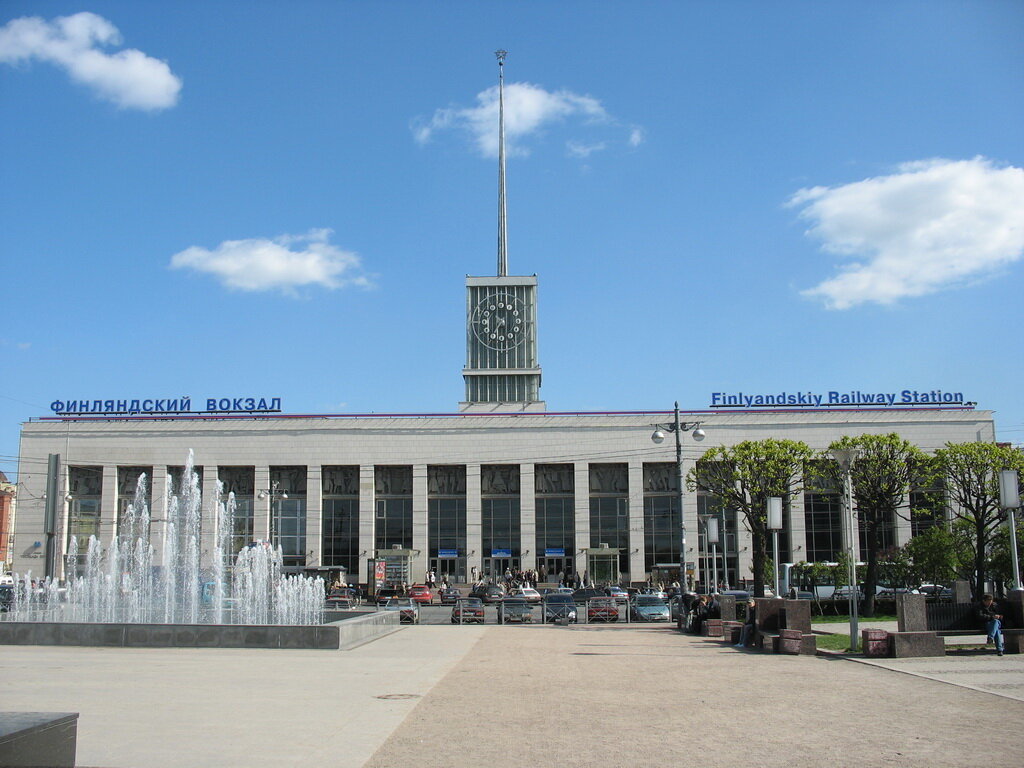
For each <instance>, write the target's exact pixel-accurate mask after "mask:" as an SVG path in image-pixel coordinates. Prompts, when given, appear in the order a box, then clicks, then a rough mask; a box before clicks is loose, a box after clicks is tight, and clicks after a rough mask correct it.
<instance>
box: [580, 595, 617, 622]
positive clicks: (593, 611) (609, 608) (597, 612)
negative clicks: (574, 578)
mask: <svg viewBox="0 0 1024 768" xmlns="http://www.w3.org/2000/svg"><path fill="white" fill-rule="evenodd" d="M618 620H619V604H618V603H617V602H615V598H614V597H597V598H593V599H591V600H588V601H587V621H588V622H591V621H618Z"/></svg>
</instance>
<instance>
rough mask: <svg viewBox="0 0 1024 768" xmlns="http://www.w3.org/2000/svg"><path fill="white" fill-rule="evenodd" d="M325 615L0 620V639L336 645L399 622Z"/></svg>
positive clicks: (351, 643) (382, 615) (385, 616)
mask: <svg viewBox="0 0 1024 768" xmlns="http://www.w3.org/2000/svg"><path fill="white" fill-rule="evenodd" d="M342 614H346V615H342ZM326 618H329V619H336V620H334V621H329V622H326V623H324V624H317V625H274V624H134V623H132V624H129V623H88V622H82V623H79V622H46V621H0V645H64V646H90V647H113V648H280V649H310V650H314V649H315V650H338V649H348V648H354V647H356V646H357V645H362V644H363V643H365V642H369V641H370V640H375V639H377V638H378V637H382V636H384V635H386V634H390V633H391V632H394V631H395V630H397V629H399V628H400V625H399V615H398V614H397V613H393V612H379V613H373V612H365V611H351V612H342V611H337V612H332V614H331V615H330V616H328V617H326Z"/></svg>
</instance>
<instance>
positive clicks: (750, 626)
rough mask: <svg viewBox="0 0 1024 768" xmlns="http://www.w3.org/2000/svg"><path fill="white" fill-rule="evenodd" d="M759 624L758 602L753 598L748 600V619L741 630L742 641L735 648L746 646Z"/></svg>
mask: <svg viewBox="0 0 1024 768" xmlns="http://www.w3.org/2000/svg"><path fill="white" fill-rule="evenodd" d="M756 626H757V603H755V602H754V601H753V600H747V620H746V621H745V622H743V628H742V629H741V630H740V641H739V642H738V643H736V645H734V646H733V647H734V648H745V647H746V645H747V640H749V639H750V638H751V637H752V636H753V634H754V627H756Z"/></svg>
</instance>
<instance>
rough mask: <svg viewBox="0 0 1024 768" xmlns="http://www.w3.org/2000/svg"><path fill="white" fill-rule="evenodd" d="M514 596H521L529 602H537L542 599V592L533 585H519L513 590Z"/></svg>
mask: <svg viewBox="0 0 1024 768" xmlns="http://www.w3.org/2000/svg"><path fill="white" fill-rule="evenodd" d="M512 597H521V598H523V599H524V600H525V601H526V602H528V603H533V604H537V603H539V602H540V601H541V599H542V598H541V596H540V592H538V591H537V590H536V589H533V588H532V587H519V588H518V589H515V590H513V591H512Z"/></svg>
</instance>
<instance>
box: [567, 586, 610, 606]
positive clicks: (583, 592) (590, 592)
mask: <svg viewBox="0 0 1024 768" xmlns="http://www.w3.org/2000/svg"><path fill="white" fill-rule="evenodd" d="M599 597H608V596H607V595H606V594H605V593H604V592H603V591H602V590H600V589H586V588H585V589H577V590H576V591H575V592H573V593H572V599H573V600H575V601H576V602H577V603H585V602H587V601H588V600H593V599H595V598H599Z"/></svg>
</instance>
